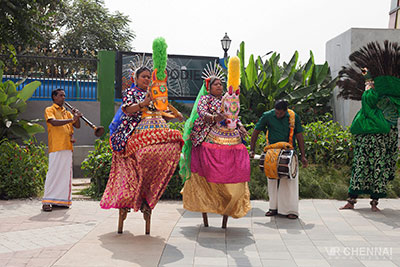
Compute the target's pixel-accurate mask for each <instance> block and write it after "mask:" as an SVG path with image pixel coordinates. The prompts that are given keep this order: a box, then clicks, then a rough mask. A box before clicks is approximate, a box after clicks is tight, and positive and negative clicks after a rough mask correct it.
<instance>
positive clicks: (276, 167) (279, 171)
mask: <svg viewBox="0 0 400 267" xmlns="http://www.w3.org/2000/svg"><path fill="white" fill-rule="evenodd" d="M259 167H260V169H261V170H262V171H263V172H264V173H265V175H266V176H267V177H268V178H271V179H280V178H287V179H295V178H296V176H297V171H298V157H297V154H296V152H295V151H294V150H292V149H268V150H267V152H266V153H262V154H261V156H260V160H259Z"/></svg>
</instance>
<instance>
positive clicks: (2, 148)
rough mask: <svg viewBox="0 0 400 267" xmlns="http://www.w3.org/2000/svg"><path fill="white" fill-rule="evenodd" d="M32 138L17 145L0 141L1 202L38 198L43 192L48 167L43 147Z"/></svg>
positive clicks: (7, 141) (5, 140)
mask: <svg viewBox="0 0 400 267" xmlns="http://www.w3.org/2000/svg"><path fill="white" fill-rule="evenodd" d="M35 141H36V140H35V139H33V138H31V139H30V140H28V141H24V142H23V145H19V144H18V143H16V142H14V141H9V140H7V139H3V140H2V141H1V142H0V199H14V198H28V197H37V196H40V195H41V194H42V193H43V186H44V181H45V179H46V172H47V167H48V159H47V156H46V153H45V149H46V148H45V146H44V145H43V144H42V143H40V144H38V145H36V144H35Z"/></svg>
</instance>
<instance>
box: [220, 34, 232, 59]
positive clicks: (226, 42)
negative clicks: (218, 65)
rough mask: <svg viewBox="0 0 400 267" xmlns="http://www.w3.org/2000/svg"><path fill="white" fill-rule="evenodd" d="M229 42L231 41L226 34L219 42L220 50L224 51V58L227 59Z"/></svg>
mask: <svg viewBox="0 0 400 267" xmlns="http://www.w3.org/2000/svg"><path fill="white" fill-rule="evenodd" d="M231 42H232V40H231V39H229V36H228V34H226V33H225V36H224V38H222V40H221V45H222V49H223V50H224V58H227V57H228V50H229V47H230V46H231Z"/></svg>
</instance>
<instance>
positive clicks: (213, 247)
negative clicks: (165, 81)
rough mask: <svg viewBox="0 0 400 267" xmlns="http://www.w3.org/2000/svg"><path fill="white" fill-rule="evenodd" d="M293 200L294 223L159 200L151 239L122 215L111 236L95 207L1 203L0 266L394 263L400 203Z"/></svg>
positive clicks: (110, 215) (107, 216)
mask: <svg viewBox="0 0 400 267" xmlns="http://www.w3.org/2000/svg"><path fill="white" fill-rule="evenodd" d="M343 204H344V202H343V201H340V202H339V201H335V200H301V201H300V215H301V216H300V219H298V220H289V219H287V218H285V217H279V216H277V217H272V218H270V217H265V216H264V213H265V210H266V209H267V208H268V202H266V201H252V206H253V209H252V210H251V211H250V212H249V214H248V215H247V216H246V217H244V218H241V219H232V218H229V220H228V228H227V229H226V230H224V229H221V222H222V217H221V216H219V215H211V214H210V215H209V225H210V227H208V228H205V227H203V225H202V218H201V214H200V213H192V212H188V211H185V210H183V208H182V203H181V202H179V201H174V202H170V201H162V202H160V203H159V204H158V205H157V207H156V209H155V210H154V212H153V218H152V227H151V235H150V236H146V235H144V221H143V218H142V215H141V213H134V212H131V213H129V214H128V218H127V219H126V221H125V226H124V233H123V234H122V235H119V234H117V233H116V230H117V221H118V212H117V211H116V210H102V209H100V208H99V202H95V201H74V202H73V206H72V208H70V209H57V210H53V212H51V213H46V212H42V211H41V210H40V208H41V204H40V201H38V200H12V201H0V266H16V267H17V266H41V267H42V266H57V267H66V266H71V267H72V266H73V267H80V266H82V267H83V266H85V267H91V266H93V267H94V266H96V267H98V266H379V267H385V266H400V199H385V200H381V201H380V203H379V207H380V208H381V209H382V211H381V212H378V213H373V212H371V211H370V209H369V200H367V199H362V200H360V201H359V203H358V204H357V206H356V208H357V209H356V210H344V211H340V210H339V209H338V208H339V207H340V206H341V205H343Z"/></svg>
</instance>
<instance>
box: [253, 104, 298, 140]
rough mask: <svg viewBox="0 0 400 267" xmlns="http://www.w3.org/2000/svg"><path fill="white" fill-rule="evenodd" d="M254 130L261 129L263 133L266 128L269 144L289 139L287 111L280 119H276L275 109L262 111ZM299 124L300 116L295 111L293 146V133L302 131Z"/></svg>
mask: <svg viewBox="0 0 400 267" xmlns="http://www.w3.org/2000/svg"><path fill="white" fill-rule="evenodd" d="M255 129H256V130H259V131H263V132H264V133H265V132H266V131H267V130H268V141H269V143H270V144H274V143H277V142H288V141H289V113H288V112H286V115H285V116H283V117H282V118H281V119H278V118H277V117H276V115H275V109H271V110H269V111H266V112H264V113H263V115H262V116H261V118H260V119H259V120H258V122H257V124H256V128H255ZM303 131H304V130H303V127H302V126H301V121H300V117H299V116H298V115H297V114H296V113H295V121H294V134H293V146H294V147H296V138H295V135H296V134H298V133H301V132H303Z"/></svg>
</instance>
